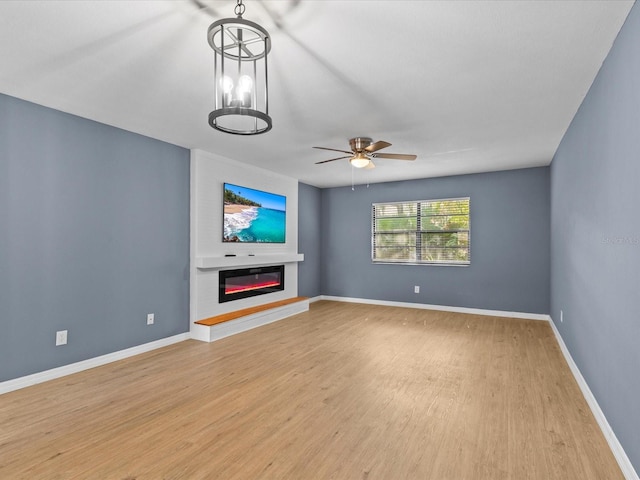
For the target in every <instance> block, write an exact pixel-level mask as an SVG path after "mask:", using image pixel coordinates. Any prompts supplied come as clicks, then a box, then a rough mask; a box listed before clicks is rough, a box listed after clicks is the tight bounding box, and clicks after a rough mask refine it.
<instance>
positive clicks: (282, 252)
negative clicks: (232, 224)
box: [190, 150, 308, 341]
mask: <svg viewBox="0 0 640 480" xmlns="http://www.w3.org/2000/svg"><path fill="white" fill-rule="evenodd" d="M225 182H227V183H233V184H235V185H242V186H245V187H248V188H254V189H256V190H263V191H267V192H272V193H276V194H279V195H284V196H286V198H287V219H286V236H285V238H286V241H285V243H281V244H262V243H225V242H223V241H222V236H223V232H222V230H223V229H222V226H223V218H222V214H223V209H224V205H223V184H224V183H225ZM190 210H191V267H190V311H191V318H190V324H191V329H190V330H191V337H192V338H194V339H200V340H203V341H213V340H215V339H218V338H222V337H223V336H226V335H227V334H230V333H231V331H230V329H231V328H232V327H233V330H234V331H235V332H237V331H238V330H239V331H242V330H244V329H246V328H253V327H255V326H259V324H263V323H264V322H270V321H275V320H274V318H275V319H276V320H277V319H279V318H284V316H288V315H290V314H292V313H293V312H294V311H297V310H298V309H301V308H302V309H304V308H305V305H295V306H291V305H290V306H287V307H285V308H282V309H277V311H276V312H270V313H269V314H268V315H261V316H260V317H261V318H253V319H245V320H244V321H235V320H234V321H232V322H227V323H231V324H234V322H235V325H225V326H224V327H218V328H217V329H216V330H220V331H219V332H217V333H214V332H212V331H211V330H210V328H209V327H204V326H202V325H197V324H195V322H196V321H199V320H203V319H206V318H210V317H214V316H217V315H222V314H225V313H229V312H235V311H238V310H242V309H245V308H250V307H255V306H260V305H265V304H268V303H271V302H277V301H280V300H285V299H289V298H294V297H297V296H298V262H302V261H304V255H303V254H301V253H298V181H297V180H296V179H293V178H290V177H286V176H284V175H280V174H276V173H273V172H270V171H268V170H264V169H261V168H259V167H255V166H249V165H247V164H244V163H240V162H236V161H235V160H231V159H228V158H225V157H222V156H219V155H215V154H211V153H208V152H203V151H201V150H192V151H191V207H190ZM266 265H284V266H285V278H286V282H285V289H284V290H282V291H277V292H272V293H269V294H267V295H260V296H254V297H249V298H242V299H238V300H234V301H233V302H225V303H219V302H218V292H219V284H218V272H219V270H226V269H229V268H249V267H254V266H255V267H259V266H266ZM306 309H308V302H307V305H306ZM274 314H277V315H276V316H274ZM280 315H282V316H280ZM276 317H277V318H276ZM200 327H202V328H200ZM236 327H237V328H236ZM204 329H209V330H206V331H205V330H204ZM222 330H224V331H222Z"/></svg>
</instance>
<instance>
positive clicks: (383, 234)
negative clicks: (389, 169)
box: [371, 198, 471, 265]
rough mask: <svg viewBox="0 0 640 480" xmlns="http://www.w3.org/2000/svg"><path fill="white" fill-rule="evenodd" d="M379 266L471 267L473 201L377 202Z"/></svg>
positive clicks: (376, 256)
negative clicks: (470, 202) (395, 264)
mask: <svg viewBox="0 0 640 480" xmlns="http://www.w3.org/2000/svg"><path fill="white" fill-rule="evenodd" d="M372 207H373V208H372V210H373V220H372V241H371V247H372V248H371V258H372V259H373V261H374V262H376V263H410V264H416V263H419V264H436V265H469V264H470V263H471V244H470V237H469V198H448V199H442V200H417V201H410V202H393V203H374V204H373V205H372Z"/></svg>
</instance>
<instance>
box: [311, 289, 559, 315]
mask: <svg viewBox="0 0 640 480" xmlns="http://www.w3.org/2000/svg"><path fill="white" fill-rule="evenodd" d="M315 298H316V299H317V300H332V301H335V302H348V303H366V304H369V305H383V306H387V307H402V308H421V309H424V310H440V311H443V312H456V313H470V314H474V315H488V316H492V317H508V318H522V319H526V320H543V321H546V322H548V321H550V320H551V317H549V315H547V314H542V313H524V312H506V311H503V310H484V309H480V308H467V307H450V306H447V305H430V304H426V303H410V302H391V301H386V300H371V299H366V298H350V297H334V296H330V295H320V297H315Z"/></svg>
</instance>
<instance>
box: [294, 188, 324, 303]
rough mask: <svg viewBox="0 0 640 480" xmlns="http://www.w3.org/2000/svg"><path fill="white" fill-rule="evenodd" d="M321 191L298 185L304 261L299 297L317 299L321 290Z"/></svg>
mask: <svg viewBox="0 0 640 480" xmlns="http://www.w3.org/2000/svg"><path fill="white" fill-rule="evenodd" d="M321 206H322V205H321V190H320V189H319V188H316V187H312V186H311V185H306V184H304V183H298V250H299V252H300V253H303V254H304V261H303V262H300V263H298V295H300V296H303V297H310V298H313V297H317V296H318V295H321V290H320V266H321V262H320V242H321V238H322V230H321V228H320V215H321Z"/></svg>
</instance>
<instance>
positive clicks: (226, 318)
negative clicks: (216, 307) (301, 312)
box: [195, 297, 308, 327]
mask: <svg viewBox="0 0 640 480" xmlns="http://www.w3.org/2000/svg"><path fill="white" fill-rule="evenodd" d="M307 299H308V298H307V297H293V298H287V299H286V300H279V301H277V302H271V303H265V304H264V305H256V306H255V307H249V308H243V309H242V310H236V311H235V312H229V313H223V314H221V315H216V316H215V317H209V318H204V319H202V320H198V321H197V322H195V323H197V324H198V325H205V326H207V327H211V326H213V325H217V324H219V323H224V322H230V321H231V320H236V319H238V318H241V317H246V316H248V315H253V314H254V313H259V312H264V311H267V310H271V309H273V308H278V307H283V306H285V305H290V304H292V303H297V302H302V301H304V300H307Z"/></svg>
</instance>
